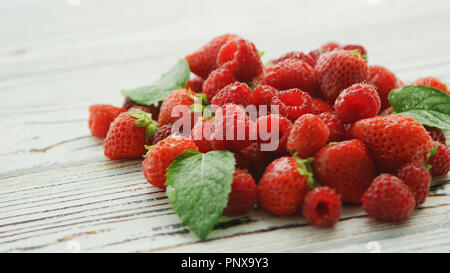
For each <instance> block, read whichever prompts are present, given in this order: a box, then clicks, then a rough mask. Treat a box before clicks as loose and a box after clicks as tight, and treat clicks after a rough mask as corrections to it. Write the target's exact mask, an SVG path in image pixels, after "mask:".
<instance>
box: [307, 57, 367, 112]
mask: <svg viewBox="0 0 450 273" xmlns="http://www.w3.org/2000/svg"><path fill="white" fill-rule="evenodd" d="M314 70H315V79H316V86H317V88H318V90H319V91H320V93H321V94H322V95H323V97H324V98H326V99H327V100H329V101H330V102H332V103H334V100H335V99H336V98H337V96H338V95H339V93H340V92H341V91H342V90H344V89H345V88H347V87H349V86H351V85H352V84H354V83H359V82H364V81H367V80H368V77H369V67H368V66H367V63H366V61H365V60H364V59H363V58H361V57H360V55H358V54H356V53H354V52H352V51H350V50H334V51H331V52H328V53H324V54H322V55H320V57H319V59H318V60H317V63H316V66H315V67H314Z"/></svg>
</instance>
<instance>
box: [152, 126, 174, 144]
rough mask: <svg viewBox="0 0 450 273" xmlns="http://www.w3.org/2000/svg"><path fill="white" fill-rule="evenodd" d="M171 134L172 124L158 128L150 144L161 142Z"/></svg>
mask: <svg viewBox="0 0 450 273" xmlns="http://www.w3.org/2000/svg"><path fill="white" fill-rule="evenodd" d="M171 134H172V124H170V123H168V124H164V125H163V126H160V127H158V129H156V133H155V135H154V136H153V142H152V144H153V145H155V144H157V143H158V142H160V141H161V140H164V139H166V138H167V137H168V136H170V135H171Z"/></svg>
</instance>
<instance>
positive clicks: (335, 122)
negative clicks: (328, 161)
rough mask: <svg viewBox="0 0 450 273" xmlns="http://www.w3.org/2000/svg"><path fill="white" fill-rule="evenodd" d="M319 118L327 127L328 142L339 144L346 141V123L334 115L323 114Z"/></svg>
mask: <svg viewBox="0 0 450 273" xmlns="http://www.w3.org/2000/svg"><path fill="white" fill-rule="evenodd" d="M318 117H319V118H320V119H321V120H322V121H323V122H324V123H325V124H326V125H327V127H328V132H329V133H330V135H329V136H328V140H327V142H337V141H342V140H344V139H345V126H344V122H343V121H342V120H341V119H340V118H338V117H337V116H336V115H335V114H333V113H329V112H326V113H322V114H320V115H318Z"/></svg>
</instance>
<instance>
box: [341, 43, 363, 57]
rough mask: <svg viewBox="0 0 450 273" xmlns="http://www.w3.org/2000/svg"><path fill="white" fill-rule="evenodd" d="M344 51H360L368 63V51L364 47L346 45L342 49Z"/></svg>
mask: <svg viewBox="0 0 450 273" xmlns="http://www.w3.org/2000/svg"><path fill="white" fill-rule="evenodd" d="M342 49H344V50H351V51H353V50H359V53H360V54H361V57H363V58H364V59H365V60H366V61H367V50H366V49H365V48H364V47H363V46H362V45H345V46H343V47H342Z"/></svg>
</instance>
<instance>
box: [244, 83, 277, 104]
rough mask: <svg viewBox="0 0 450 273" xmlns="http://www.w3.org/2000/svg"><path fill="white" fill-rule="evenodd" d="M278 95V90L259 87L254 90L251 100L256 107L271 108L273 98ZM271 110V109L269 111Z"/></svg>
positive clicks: (263, 86) (270, 87) (264, 86)
mask: <svg viewBox="0 0 450 273" xmlns="http://www.w3.org/2000/svg"><path fill="white" fill-rule="evenodd" d="M276 94H278V90H277V89H275V88H274V87H272V86H269V85H258V86H257V87H256V88H255V89H253V92H252V96H251V99H250V102H251V104H254V105H257V106H258V105H267V106H268V107H270V103H271V101H272V98H273V97H274V96H275V95H276ZM268 110H270V109H268Z"/></svg>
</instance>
